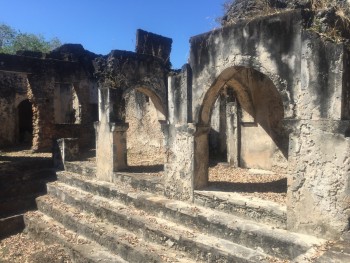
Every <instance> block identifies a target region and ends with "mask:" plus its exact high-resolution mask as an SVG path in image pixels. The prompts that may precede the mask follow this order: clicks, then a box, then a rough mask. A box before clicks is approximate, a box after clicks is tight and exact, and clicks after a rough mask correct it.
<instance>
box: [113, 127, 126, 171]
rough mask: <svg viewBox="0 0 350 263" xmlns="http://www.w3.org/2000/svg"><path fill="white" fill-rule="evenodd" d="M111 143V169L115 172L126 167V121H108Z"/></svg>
mask: <svg viewBox="0 0 350 263" xmlns="http://www.w3.org/2000/svg"><path fill="white" fill-rule="evenodd" d="M110 127H111V133H112V138H113V141H112V144H113V153H112V154H113V171H114V172H117V171H120V170H123V169H126V168H127V167H128V163H127V145H126V131H127V130H128V128H129V124H128V123H110Z"/></svg>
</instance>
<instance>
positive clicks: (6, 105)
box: [0, 72, 27, 148]
mask: <svg viewBox="0 0 350 263" xmlns="http://www.w3.org/2000/svg"><path fill="white" fill-rule="evenodd" d="M25 99H27V83H26V76H25V75H23V74H18V73H5V72H0V123H1V125H0V147H1V148H2V147H6V146H13V145H15V144H17V143H19V130H18V109H17V106H18V105H19V103H20V102H21V101H23V100H25Z"/></svg>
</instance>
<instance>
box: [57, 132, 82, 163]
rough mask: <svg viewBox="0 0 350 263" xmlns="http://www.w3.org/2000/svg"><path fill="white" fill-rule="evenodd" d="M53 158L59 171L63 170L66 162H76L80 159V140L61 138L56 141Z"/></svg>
mask: <svg viewBox="0 0 350 263" xmlns="http://www.w3.org/2000/svg"><path fill="white" fill-rule="evenodd" d="M52 156H53V162H54V167H55V168H56V169H58V170H63V169H64V163H65V162H66V161H74V160H76V159H77V158H78V156H79V139H78V138H61V139H58V140H55V142H54V147H53V152H52Z"/></svg>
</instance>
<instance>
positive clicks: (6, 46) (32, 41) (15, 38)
mask: <svg viewBox="0 0 350 263" xmlns="http://www.w3.org/2000/svg"><path fill="white" fill-rule="evenodd" d="M59 46H61V41H60V40H59V39H58V38H53V39H51V40H49V41H47V40H46V39H45V38H44V36H42V35H40V34H39V35H36V34H30V33H21V32H20V31H18V30H15V29H13V28H12V27H10V26H8V25H6V24H0V53H6V54H16V52H17V51H20V50H28V51H40V52H44V53H47V52H50V51H51V50H53V49H55V48H57V47H59Z"/></svg>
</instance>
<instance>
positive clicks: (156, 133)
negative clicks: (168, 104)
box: [123, 87, 165, 174]
mask: <svg viewBox="0 0 350 263" xmlns="http://www.w3.org/2000/svg"><path fill="white" fill-rule="evenodd" d="M123 97H124V101H125V106H124V107H125V122H126V123H128V125H129V128H128V130H127V160H128V170H129V171H130V172H132V171H135V172H139V171H140V172H141V171H142V172H149V173H152V174H154V173H158V174H162V171H163V170H164V160H165V145H164V133H163V130H162V122H163V121H164V120H165V107H164V105H163V103H162V101H161V99H160V98H159V97H158V96H157V95H156V94H155V92H154V91H152V90H151V89H149V88H145V87H136V88H132V89H129V90H127V91H126V92H125V93H124V94H123Z"/></svg>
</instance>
